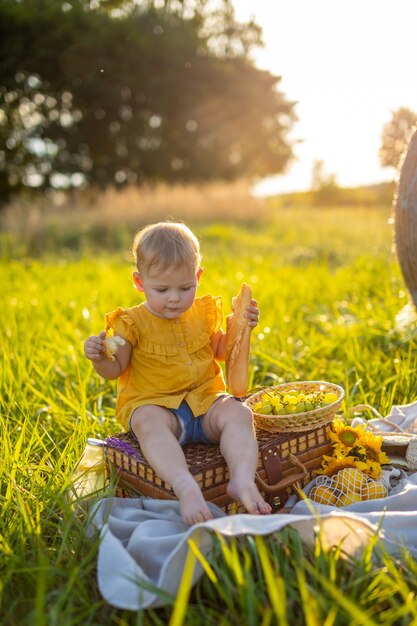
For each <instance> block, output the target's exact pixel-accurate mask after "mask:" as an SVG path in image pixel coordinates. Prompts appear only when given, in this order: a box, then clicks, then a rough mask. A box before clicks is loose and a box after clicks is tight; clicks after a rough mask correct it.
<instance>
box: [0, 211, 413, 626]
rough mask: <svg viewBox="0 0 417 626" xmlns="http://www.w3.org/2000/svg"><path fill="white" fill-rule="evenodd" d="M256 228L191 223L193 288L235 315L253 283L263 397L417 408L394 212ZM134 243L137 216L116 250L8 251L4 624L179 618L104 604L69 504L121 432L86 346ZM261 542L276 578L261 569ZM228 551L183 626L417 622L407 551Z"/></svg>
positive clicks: (120, 290)
mask: <svg viewBox="0 0 417 626" xmlns="http://www.w3.org/2000/svg"><path fill="white" fill-rule="evenodd" d="M173 215H174V217H175V218H183V215H182V214H180V213H179V212H178V213H173ZM257 217H258V216H257V212H256V210H255V211H254V207H253V206H251V207H250V208H249V210H248V212H247V213H246V214H245V215H238V214H236V215H235V219H234V220H233V222H230V223H228V224H226V225H225V224H222V223H221V221H220V219H213V218H211V219H210V218H208V217H207V216H204V215H203V216H198V219H197V218H196V219H195V220H194V221H193V219H192V216H191V215H190V216H189V219H188V221H189V223H190V225H191V226H193V227H194V230H195V232H196V233H197V235H198V236H199V237H200V239H201V243H202V249H203V265H204V268H205V271H204V274H203V277H202V280H201V285H200V287H199V293H200V294H203V293H207V292H211V293H212V294H218V295H221V296H223V298H224V302H225V308H226V312H228V311H227V310H228V308H229V307H230V301H231V297H232V296H233V295H234V294H235V293H236V292H237V291H238V289H239V287H240V284H241V282H242V281H246V282H249V283H251V284H252V286H253V290H254V295H255V297H256V298H257V300H258V303H259V307H260V311H261V317H260V323H259V326H258V327H257V328H256V329H255V331H254V333H253V341H252V356H251V382H252V384H253V386H255V385H259V384H265V383H268V384H269V383H271V382H280V381H287V380H288V381H290V380H296V379H300V380H307V379H310V380H314V379H324V380H329V381H332V382H336V383H338V384H341V385H342V386H343V387H344V388H345V390H346V406H345V409H346V410H348V409H349V407H350V406H352V405H354V404H358V403H362V402H366V403H369V404H371V405H373V406H375V407H376V408H377V409H378V410H379V411H380V412H381V413H382V414H385V413H387V412H388V411H389V409H390V407H391V405H392V404H394V403H396V404H404V403H407V402H411V401H412V400H415V399H416V397H417V391H416V390H417V369H416V355H417V334H416V331H415V322H414V323H413V322H410V321H408V322H407V321H406V322H404V320H403V319H400V318H399V317H398V314H399V313H400V312H401V311H402V310H403V308H404V307H405V305H406V304H407V302H408V300H407V293H406V289H405V287H404V283H403V280H402V277H401V274H400V271H399V267H398V264H397V261H396V257H395V254H394V252H393V249H392V233H391V228H392V227H391V226H390V224H389V223H388V221H389V217H390V214H389V210H388V209H384V208H381V209H380V210H378V209H366V210H365V209H360V208H355V209H348V208H344V209H331V208H329V209H326V210H319V209H307V208H304V209H303V208H294V207H293V208H291V209H285V208H282V207H281V208H280V207H274V206H273V205H268V206H265V205H264V204H262V209H260V210H259V219H257ZM129 229H130V230H129ZM133 230H134V229H133V227H132V228H131V222H130V221H129V222H128V226H126V232H127V234H128V236H127V235H126V234H123V236H122V237H121V241H120V249H119V250H117V249H116V246H112V252H111V253H110V252H106V246H105V245H102V246H101V247H102V250H101V252H97V250H98V249H99V247H100V246H99V242H100V237H99V236H97V237H96V245H95V246H91V248H89V247H88V246H83V247H82V248H81V249H80V247H77V250H76V251H75V252H74V250H72V251H71V249H70V248H69V247H68V249H67V250H66V252H61V253H59V251H58V250H57V249H56V246H55V247H52V249H48V248H47V249H42V250H41V251H42V254H39V250H38V256H37V258H35V257H28V256H22V255H21V254H19V253H18V248H16V245H15V242H14V240H13V239H10V238H9V239H8V242H9V243H8V244H7V246H3V249H4V253H5V256H4V258H3V259H2V260H1V262H0V282H1V285H2V289H1V293H0V300H1V306H0V319H1V321H0V324H1V329H2V333H1V344H2V350H1V359H2V363H1V396H0V403H1V427H2V434H1V443H0V446H1V457H0V458H1V465H0V474H1V517H0V551H1V553H2V557H1V562H0V568H1V574H0V589H1V605H0V616H1V620H0V621H1V624H2V625H3V626H44V625H48V626H49V625H51V626H52V625H59V626H79V625H88V626H90V625H91V626H92V625H97V626H98V625H101V626H107V625H110V624H111V625H117V626H124V625H132V626H133V625H139V624H145V625H151V624H161V625H162V624H167V623H169V621H170V617H171V616H172V607H171V606H168V607H167V608H164V609H159V610H154V611H147V612H144V613H138V614H135V613H130V612H127V611H121V610H117V609H114V608H112V607H109V606H107V605H106V604H105V603H104V602H103V601H102V599H101V597H100V595H99V593H98V591H97V587H96V579H95V574H96V559H97V549H98V541H97V538H87V536H86V518H85V517H84V516H83V515H76V514H75V513H74V511H73V509H72V508H71V505H70V504H69V501H68V497H67V491H68V486H69V483H70V479H71V472H72V470H73V468H74V465H75V463H76V461H77V459H78V458H79V457H80V455H81V453H82V451H83V449H84V446H85V442H86V438H87V437H89V436H93V437H104V436H106V435H108V434H110V433H113V432H114V431H115V430H118V427H117V425H116V423H115V420H114V406H115V384H114V383H113V382H109V381H104V380H102V379H100V378H99V377H98V376H97V375H96V374H94V373H93V371H92V368H91V365H90V364H89V363H88V362H87V361H86V360H85V359H84V357H83V353H82V346H83V341H84V339H85V338H86V337H87V336H88V335H89V334H91V333H93V332H94V333H96V332H98V331H100V330H101V329H102V326H103V321H102V320H103V314H104V313H105V312H106V311H109V310H111V309H113V308H114V307H116V306H119V305H122V306H130V305H132V304H134V303H136V302H137V301H138V294H137V292H135V291H134V290H133V287H132V284H131V265H130V260H129V257H128V254H127V246H128V245H129V244H130V241H129V240H130V236H131V235H133ZM9 235H10V233H9V234H7V237H9ZM5 238H6V235H5V236H4V239H3V240H4V241H5ZM40 248H42V246H40ZM93 250H94V254H92V251H93ZM23 251H24V252H25V251H27V250H26V249H25V250H23ZM265 546H266V548H267V552H268V554H269V563H270V565H271V568H272V573H270V574H268V572H269V570H268V568H266V569H265V567H263V566H262V563H264V561H262V558H261V556H262V554H263V550H264V548H265ZM234 548H235V551H234V555H235V557H234V559H232V560H230V559H228V558H227V553H226V551H225V548H224V546H222V544H221V543H220V542H218V541H217V542H215V547H214V552H213V555H212V558H211V564H212V567H213V571H214V572H215V575H216V580H217V582H213V580H211V579H210V578H209V577H208V576H204V577H203V578H202V580H201V581H200V582H199V583H198V585H197V587H196V588H195V589H194V590H193V592H192V595H191V598H190V601H189V606H188V609H187V611H186V614H185V618H184V622H183V623H184V624H187V625H200V624H201V625H203V624H204V625H211V624H213V625H215V624H223V625H224V626H234V625H235V624H236V625H237V624H239V625H242V626H243V625H246V624H250V625H253V626H255V625H258V624H259V625H262V626H268V625H269V624H282V625H285V624H288V625H291V626H294V625H298V624H300V625H301V624H306V625H307V626H321V625H325V626H331V625H332V624H337V625H344V624H350V625H352V624H364V625H365V624H366V625H368V624H369V625H371V624H384V625H387V626H388V625H394V624H395V625H402V624H404V625H405V624H407V625H408V624H417V603H416V601H415V595H416V592H417V582H416V581H417V563H416V562H415V561H414V560H413V559H412V558H411V557H410V556H409V555H407V553H404V555H403V558H402V559H401V560H400V561H399V562H397V561H394V560H393V559H392V558H390V557H388V556H386V555H384V554H380V555H379V556H378V557H376V555H375V551H374V546H370V548H369V550H368V551H366V552H365V553H364V554H363V555H362V557H361V558H360V559H359V560H358V561H356V562H351V561H350V560H349V559H344V558H343V557H342V555H341V554H340V553H339V552H338V551H337V550H336V551H333V552H331V553H325V552H324V551H323V550H321V549H320V545H319V543H318V545H317V547H316V550H315V551H314V552H310V551H309V550H307V549H306V548H305V547H303V546H302V544H301V543H300V540H299V538H298V536H297V535H296V533H294V532H286V533H281V534H279V535H278V536H276V537H271V538H270V539H268V540H265V542H264V543H262V542H260V543H259V542H258V543H256V542H255V541H253V540H247V541H244V542H243V541H242V542H238V543H236V545H235V546H234ZM372 554H374V558H372ZM244 566H246V567H247V568H248V571H247V574H246V575H245V576H244V577H243V579H242V577H241V574H240V569H241V568H243V567H244ZM271 576H272V578H271Z"/></svg>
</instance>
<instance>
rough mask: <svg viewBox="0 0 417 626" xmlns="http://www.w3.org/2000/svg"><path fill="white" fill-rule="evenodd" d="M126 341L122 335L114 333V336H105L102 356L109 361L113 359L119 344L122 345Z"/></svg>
mask: <svg viewBox="0 0 417 626" xmlns="http://www.w3.org/2000/svg"><path fill="white" fill-rule="evenodd" d="M125 343H126V341H125V340H124V339H123V337H119V336H118V335H114V337H107V338H106V339H105V340H104V356H105V357H106V358H107V359H109V360H110V361H114V354H116V352H117V351H118V349H119V346H124V345H125Z"/></svg>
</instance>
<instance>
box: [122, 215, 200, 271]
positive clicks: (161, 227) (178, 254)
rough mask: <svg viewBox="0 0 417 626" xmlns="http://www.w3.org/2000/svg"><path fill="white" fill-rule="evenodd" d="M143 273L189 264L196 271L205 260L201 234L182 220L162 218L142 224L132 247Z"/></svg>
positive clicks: (137, 265) (139, 268)
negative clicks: (143, 225) (174, 220)
mask: <svg viewBox="0 0 417 626" xmlns="http://www.w3.org/2000/svg"><path fill="white" fill-rule="evenodd" d="M132 252H133V256H134V259H135V262H136V267H137V269H138V272H139V273H140V274H144V273H149V271H150V270H151V269H154V270H156V271H161V270H165V269H167V268H170V267H175V268H177V267H180V266H181V265H187V266H189V267H193V268H194V269H195V270H196V271H197V269H198V267H199V266H200V263H201V254H200V244H199V241H198V239H197V237H196V236H195V235H194V234H193V233H192V232H191V230H190V229H189V228H188V226H186V225H185V224H182V223H181V222H158V223H157V224H150V225H148V226H145V227H144V228H141V230H139V231H138V232H137V233H136V235H135V238H134V240H133V247H132Z"/></svg>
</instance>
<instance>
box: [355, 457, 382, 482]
mask: <svg viewBox="0 0 417 626" xmlns="http://www.w3.org/2000/svg"><path fill="white" fill-rule="evenodd" d="M355 467H357V468H358V470H361V472H363V473H364V474H366V475H367V476H370V477H371V478H379V477H380V476H381V472H382V470H381V466H380V464H379V463H378V461H372V460H371V459H367V460H366V462H363V461H356V463H355Z"/></svg>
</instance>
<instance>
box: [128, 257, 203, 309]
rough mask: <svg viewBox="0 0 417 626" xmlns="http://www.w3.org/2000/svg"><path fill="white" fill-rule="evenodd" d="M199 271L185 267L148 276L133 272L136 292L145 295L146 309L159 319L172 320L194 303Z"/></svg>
mask: <svg viewBox="0 0 417 626" xmlns="http://www.w3.org/2000/svg"><path fill="white" fill-rule="evenodd" d="M202 272H203V270H202V268H201V267H200V268H199V269H198V270H197V271H195V270H194V268H192V267H188V266H187V265H182V266H181V267H173V268H168V269H166V270H163V271H159V272H157V273H156V272H152V271H150V272H149V273H148V274H138V273H137V272H134V273H133V280H134V283H135V287H136V289H137V290H138V291H143V292H144V293H145V296H146V303H147V307H148V309H149V310H150V311H151V313H153V314H154V315H157V316H158V317H161V318H162V319H167V320H172V319H176V318H177V317H179V316H180V315H182V313H185V311H187V310H188V309H189V308H190V307H191V305H192V304H193V302H194V299H195V292H196V289H197V285H198V281H199V280H200V276H201V274H202Z"/></svg>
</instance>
